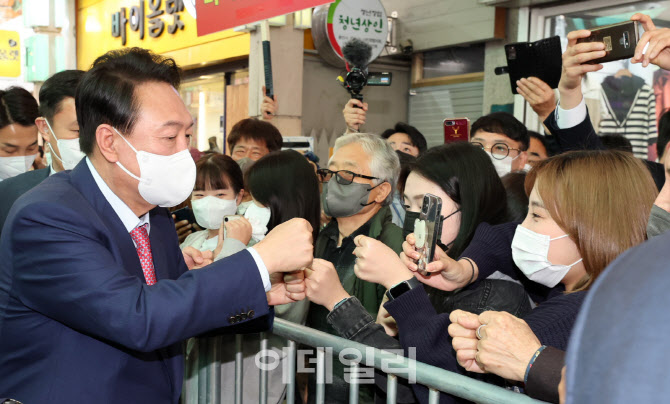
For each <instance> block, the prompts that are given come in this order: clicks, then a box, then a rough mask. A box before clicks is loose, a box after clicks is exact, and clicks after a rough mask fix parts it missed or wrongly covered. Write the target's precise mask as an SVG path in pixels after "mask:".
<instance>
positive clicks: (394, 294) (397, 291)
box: [386, 278, 421, 301]
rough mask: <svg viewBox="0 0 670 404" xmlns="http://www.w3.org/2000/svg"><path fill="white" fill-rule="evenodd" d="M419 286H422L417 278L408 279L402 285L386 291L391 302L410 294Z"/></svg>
mask: <svg viewBox="0 0 670 404" xmlns="http://www.w3.org/2000/svg"><path fill="white" fill-rule="evenodd" d="M419 286H421V282H419V280H418V279H416V278H412V279H408V280H406V281H402V282H400V283H397V284H395V285H393V286H391V288H389V290H387V291H386V297H387V298H388V299H389V301H393V300H395V299H397V298H398V297H399V296H400V295H402V294H403V293H405V292H408V291H410V290H411V289H414V288H416V287H419Z"/></svg>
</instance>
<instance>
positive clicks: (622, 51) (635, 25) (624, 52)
mask: <svg viewBox="0 0 670 404" xmlns="http://www.w3.org/2000/svg"><path fill="white" fill-rule="evenodd" d="M590 31H591V35H590V36H589V37H588V38H581V39H578V40H577V43H581V42H602V43H604V44H605V52H606V54H605V56H603V57H601V58H600V59H595V60H591V61H589V62H587V63H589V64H596V63H607V62H612V61H614V60H621V59H630V58H632V57H633V56H634V55H635V48H636V47H637V41H638V40H639V39H640V23H639V22H637V21H625V22H620V23H618V24H612V25H605V26H602V27H596V28H593V29H591V30H590Z"/></svg>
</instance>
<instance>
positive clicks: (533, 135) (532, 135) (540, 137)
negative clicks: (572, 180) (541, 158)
mask: <svg viewBox="0 0 670 404" xmlns="http://www.w3.org/2000/svg"><path fill="white" fill-rule="evenodd" d="M531 138H533V139H535V140H537V141H538V142H540V143H542V147H544V151H545V152H546V153H547V157H551V156H552V155H553V154H552V153H551V150H549V144H548V143H547V138H546V137H545V136H544V135H541V134H539V133H537V132H535V131H532V130H529V131H528V146H529V147H530V139H531Z"/></svg>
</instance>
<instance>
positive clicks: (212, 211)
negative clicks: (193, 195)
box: [191, 196, 237, 230]
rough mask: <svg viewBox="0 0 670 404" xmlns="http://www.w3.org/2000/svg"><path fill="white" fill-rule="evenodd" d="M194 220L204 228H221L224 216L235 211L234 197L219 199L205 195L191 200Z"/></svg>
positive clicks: (235, 202)
mask: <svg viewBox="0 0 670 404" xmlns="http://www.w3.org/2000/svg"><path fill="white" fill-rule="evenodd" d="M191 206H192V207H193V214H194V215H195V221H196V222H198V224H199V225H200V227H202V228H204V229H210V230H216V229H219V228H221V224H222V223H223V217H224V216H230V215H234V214H235V213H237V201H236V200H235V199H221V198H217V197H216V196H206V197H204V198H200V199H193V200H191Z"/></svg>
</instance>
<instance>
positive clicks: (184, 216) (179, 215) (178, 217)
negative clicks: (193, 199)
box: [172, 207, 195, 224]
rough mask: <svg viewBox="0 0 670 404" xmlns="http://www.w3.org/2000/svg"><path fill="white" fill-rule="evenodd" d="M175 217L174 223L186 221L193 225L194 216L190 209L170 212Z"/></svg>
mask: <svg viewBox="0 0 670 404" xmlns="http://www.w3.org/2000/svg"><path fill="white" fill-rule="evenodd" d="M172 214H173V215H175V222H180V221H182V220H188V222H189V223H191V224H193V223H195V215H194V214H193V210H192V209H191V208H188V207H186V208H181V209H178V210H175V211H174V212H172Z"/></svg>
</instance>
